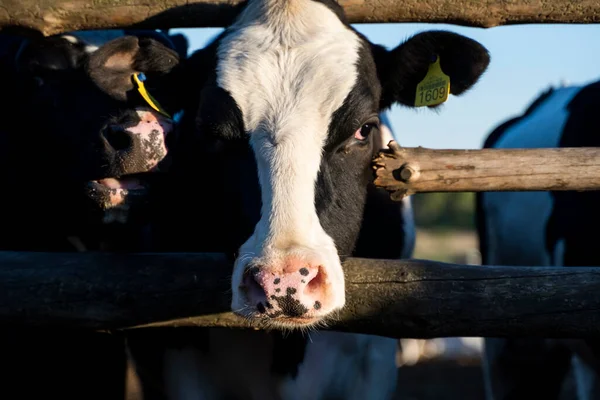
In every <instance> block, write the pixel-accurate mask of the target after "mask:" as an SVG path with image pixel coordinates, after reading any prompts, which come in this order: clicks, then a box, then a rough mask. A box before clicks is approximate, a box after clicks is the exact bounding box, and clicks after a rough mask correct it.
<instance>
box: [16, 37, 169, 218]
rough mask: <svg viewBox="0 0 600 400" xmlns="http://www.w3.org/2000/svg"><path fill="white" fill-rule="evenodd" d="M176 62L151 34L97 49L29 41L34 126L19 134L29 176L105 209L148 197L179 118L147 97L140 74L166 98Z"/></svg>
mask: <svg viewBox="0 0 600 400" xmlns="http://www.w3.org/2000/svg"><path fill="white" fill-rule="evenodd" d="M178 63H179V57H178V55H177V53H176V52H175V51H174V50H172V49H170V48H168V47H166V46H165V45H164V44H162V43H160V42H158V41H157V40H154V39H151V38H147V37H136V36H123V37H120V38H117V39H114V40H111V41H109V42H107V43H106V44H104V45H102V46H100V47H99V48H98V47H96V46H90V45H87V44H86V43H84V42H82V41H80V40H78V39H77V38H76V37H74V36H71V35H64V36H55V37H49V38H41V39H37V40H30V41H27V42H25V43H24V44H23V45H22V47H21V48H20V50H19V52H18V54H17V56H16V60H15V69H16V76H17V77H18V79H19V86H20V89H21V92H22V96H23V97H22V104H23V109H24V117H23V119H24V122H23V124H24V125H25V126H26V127H27V128H28V129H27V134H26V135H24V134H19V137H18V138H17V139H16V140H17V142H18V147H17V148H19V152H20V153H26V156H25V157H23V159H27V160H28V161H27V163H29V165H28V166H27V169H28V174H29V175H31V176H30V178H31V177H33V176H34V177H35V179H36V181H37V182H46V183H48V184H49V185H54V188H55V189H54V190H59V191H61V192H62V193H63V195H65V196H63V197H64V198H65V199H67V198H69V199H73V198H77V199H79V198H82V199H83V198H85V199H86V201H88V203H89V204H91V205H92V207H95V208H96V209H99V210H101V212H105V211H107V210H110V209H113V208H115V207H118V206H125V205H129V203H130V202H131V201H132V199H136V200H139V199H140V198H144V196H145V193H146V192H145V189H147V184H148V182H149V179H150V176H151V175H152V174H149V173H151V172H159V171H161V170H163V169H164V168H165V167H166V166H167V162H168V146H167V140H168V139H170V138H169V136H170V135H171V133H172V130H173V121H172V120H171V118H170V116H167V115H166V114H165V115H163V114H162V113H161V112H158V111H156V110H155V109H153V108H152V107H151V106H150V105H149V104H148V102H146V101H145V100H144V98H143V97H142V96H141V94H140V93H139V92H138V91H137V87H136V85H138V82H136V81H135V80H134V79H133V78H134V74H138V73H143V74H144V75H136V76H138V78H139V77H141V78H142V79H144V76H145V78H146V81H145V84H146V86H147V87H146V89H148V91H149V92H150V93H151V94H153V95H155V96H157V97H160V95H157V94H156V89H157V87H158V86H160V84H161V79H163V77H165V76H166V75H167V74H168V73H169V72H170V71H171V70H172V69H173V68H174V67H175V66H176V65H177V64H178ZM143 83H144V82H142V84H143ZM21 172H23V171H21ZM65 192H67V193H65Z"/></svg>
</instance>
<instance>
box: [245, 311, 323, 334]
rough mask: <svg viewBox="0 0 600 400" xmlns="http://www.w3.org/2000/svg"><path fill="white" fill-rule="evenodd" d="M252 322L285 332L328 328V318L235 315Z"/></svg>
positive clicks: (251, 313)
mask: <svg viewBox="0 0 600 400" xmlns="http://www.w3.org/2000/svg"><path fill="white" fill-rule="evenodd" d="M235 314H237V315H239V316H242V317H244V318H246V319H248V320H250V321H252V322H255V323H257V324H258V325H259V326H260V327H262V328H266V329H271V328H272V329H283V330H301V331H304V330H314V329H318V328H322V327H326V326H327V318H326V317H308V316H307V317H276V318H273V317H268V316H265V315H263V314H260V313H259V312H258V311H257V312H248V313H242V312H240V313H235Z"/></svg>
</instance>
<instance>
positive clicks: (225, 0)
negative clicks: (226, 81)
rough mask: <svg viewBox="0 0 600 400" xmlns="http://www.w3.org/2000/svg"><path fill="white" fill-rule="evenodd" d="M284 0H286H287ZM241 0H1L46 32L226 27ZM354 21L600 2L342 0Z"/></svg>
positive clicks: (497, 16) (500, 16) (5, 15)
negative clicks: (126, 28) (134, 28)
mask: <svg viewBox="0 0 600 400" xmlns="http://www.w3.org/2000/svg"><path fill="white" fill-rule="evenodd" d="M282 1H283V0H282ZM240 3H242V1H241V0H156V1H148V0H54V1H42V0H2V2H0V28H6V27H18V28H27V29H33V30H36V31H39V32H42V33H43V34H45V35H51V34H56V33H61V32H65V31H71V30H81V29H109V28H124V27H133V26H136V27H144V28H153V29H154V28H178V27H206V26H211V27H221V26H225V25H227V24H228V23H230V22H231V21H232V18H233V16H234V14H235V9H236V7H237V6H238V5H239V4H240ZM339 3H340V4H341V5H342V6H343V7H344V9H345V11H346V13H347V15H348V18H349V21H350V22H352V23H361V22H362V23H373V22H440V23H442V22H443V23H451V24H457V25H465V26H475V27H492V26H499V25H508V24H525V23H598V22H600V2H597V1H576V2H572V1H567V0H544V1H533V2H532V1H525V0H505V1H496V0H481V1H466V0H403V1H397V0H383V1H382V0H340V1H339Z"/></svg>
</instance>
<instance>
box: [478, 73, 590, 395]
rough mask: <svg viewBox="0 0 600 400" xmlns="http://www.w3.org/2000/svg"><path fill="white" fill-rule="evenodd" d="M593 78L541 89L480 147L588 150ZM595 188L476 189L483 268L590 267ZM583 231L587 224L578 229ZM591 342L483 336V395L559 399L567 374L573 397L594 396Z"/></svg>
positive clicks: (564, 387)
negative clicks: (572, 379) (571, 379)
mask: <svg viewBox="0 0 600 400" xmlns="http://www.w3.org/2000/svg"><path fill="white" fill-rule="evenodd" d="M598 105H600V81H596V82H591V83H587V84H584V85H578V86H560V87H549V88H548V89H547V90H546V91H544V92H543V93H541V94H540V95H539V96H538V97H537V98H536V99H535V100H534V101H533V102H532V103H531V104H530V105H529V107H528V108H527V109H526V110H525V111H524V112H523V113H521V114H519V115H517V116H515V117H513V118H510V119H508V120H506V121H505V122H503V123H501V124H500V125H498V126H497V127H496V128H495V129H493V130H492V131H491V133H490V134H489V135H488V136H487V138H486V139H485V141H484V143H483V148H497V149H507V148H560V147H596V146H598V145H600V139H599V136H598V135H597V134H596V130H597V129H596V127H595V125H596V124H595V113H596V108H597V107H598ZM598 200H600V197H599V194H598V192H597V191H591V192H572V191H555V192H554V191H549V192H542V191H539V192H538V191H534V192H482V193H478V194H477V196H476V220H477V233H478V235H479V238H480V251H481V256H482V264H484V265H516V266H565V267H568V266H594V265H598V264H599V263H600V258H599V257H598V255H597V254H596V252H595V250H594V248H595V246H594V235H593V234H591V233H590V232H593V231H594V229H595V226H596V225H597V223H598V222H599V221H600V214H599V213H598V211H597V207H596V204H598ZM586 228H587V229H586ZM597 346H598V344H597V343H596V342H595V341H582V340H572V341H571V340H550V339H547V340H545V339H524V338H510V339H504V338H486V339H485V345H484V372H485V374H484V376H485V382H486V392H487V398H488V399H495V400H502V399H509V398H511V399H512V398H528V397H530V396H531V397H535V398H543V399H559V398H563V397H561V396H563V395H564V393H568V392H566V391H567V390H568V386H567V385H568V383H567V382H568V380H566V378H567V377H568V376H569V375H568V374H569V373H572V374H574V376H575V377H576V378H577V379H576V383H577V386H576V388H577V394H576V395H575V394H574V393H571V396H570V397H568V398H578V399H591V398H598V396H599V395H600V392H599V391H598V390H599V387H598V380H597V378H596V372H594V371H597V368H598V367H597V362H598V361H597V358H596V356H597V355H598V353H597V351H598V350H597V349H598V347H597Z"/></svg>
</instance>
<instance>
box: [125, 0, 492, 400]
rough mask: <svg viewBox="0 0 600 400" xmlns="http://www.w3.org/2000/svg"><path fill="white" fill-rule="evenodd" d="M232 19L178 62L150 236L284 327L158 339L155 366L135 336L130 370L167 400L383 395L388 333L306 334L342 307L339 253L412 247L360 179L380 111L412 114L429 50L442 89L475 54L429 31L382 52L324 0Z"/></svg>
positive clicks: (467, 78) (249, 6)
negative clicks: (177, 115)
mask: <svg viewBox="0 0 600 400" xmlns="http://www.w3.org/2000/svg"><path fill="white" fill-rule="evenodd" d="M239 10H240V12H239V14H238V16H237V18H236V19H235V22H234V23H233V24H232V25H231V26H229V27H228V28H227V29H226V30H225V31H224V32H223V33H222V34H221V35H219V37H218V38H217V39H216V40H215V41H214V42H212V43H211V44H210V45H208V46H207V47H206V48H204V49H201V50H199V51H198V52H196V53H195V54H194V55H192V56H191V57H190V59H189V60H188V62H187V65H186V67H185V68H184V69H187V72H186V73H184V75H185V76H186V78H185V79H186V82H187V84H186V88H187V90H186V92H187V95H189V98H187V99H186V102H187V103H186V104H187V105H186V106H185V108H184V115H183V118H182V125H181V129H182V132H183V134H182V138H181V139H182V141H181V146H180V147H178V148H179V149H181V150H182V153H179V152H178V153H177V157H176V159H175V163H174V165H173V173H174V174H176V175H175V176H174V177H173V178H172V180H171V181H170V182H171V183H172V184H173V186H174V189H173V190H179V192H178V194H177V195H176V196H175V195H173V196H170V200H172V201H173V202H174V203H168V202H167V203H166V204H169V205H168V206H164V208H165V209H168V210H171V211H172V213H171V214H170V215H169V219H168V220H167V221H164V223H163V224H162V225H161V232H162V235H161V236H160V238H159V240H160V242H161V249H162V250H163V251H208V252H225V253H227V254H230V255H231V259H232V261H234V268H233V271H232V272H233V273H232V280H231V290H232V293H231V294H232V303H231V310H233V311H234V312H235V313H237V314H239V315H242V316H244V317H246V318H250V319H256V320H260V321H262V322H263V323H265V325H266V326H271V327H274V328H285V330H284V332H283V333H281V331H277V330H276V331H274V332H273V333H266V332H262V331H258V332H246V331H229V330H217V329H214V330H199V329H189V330H181V329H176V330H173V331H168V330H167V331H163V332H162V334H163V336H162V339H163V340H164V342H163V343H164V346H165V347H167V349H168V350H167V351H166V353H165V355H164V358H163V355H162V354H159V355H155V356H152V357H155V358H154V361H155V362H154V363H151V362H150V361H149V360H148V359H149V358H152V357H151V356H150V355H149V353H148V352H147V351H144V347H145V346H144V345H142V344H141V342H137V343H138V345H136V344H135V343H136V340H134V339H132V340H131V341H130V344H131V346H132V348H134V355H136V354H137V355H139V357H140V358H138V367H139V368H138V371H140V374H141V375H142V381H144V383H145V385H146V388H149V387H151V386H156V387H154V389H157V390H163V393H162V395H164V396H165V397H168V398H196V397H197V396H199V394H200V393H202V394H203V395H204V397H206V398H217V397H218V396H219V394H220V395H222V396H231V397H234V398H260V399H271V398H273V399H276V398H286V399H288V398H289V399H293V398H299V399H307V398H311V399H318V398H344V399H354V398H356V399H358V398H360V399H364V398H369V399H379V398H382V399H383V398H389V397H390V396H391V395H392V393H393V391H394V389H395V375H396V367H395V363H394V356H395V351H396V343H397V341H396V340H394V339H390V338H382V337H377V336H367V335H356V334H345V333H336V332H319V331H316V328H318V327H319V326H323V325H325V324H326V323H327V320H328V319H331V318H335V315H336V311H338V310H339V309H341V308H342V307H343V306H344V304H345V283H344V274H343V268H342V261H343V260H344V258H346V257H348V256H362V257H371V258H377V257H385V258H399V257H409V256H410V254H411V250H412V249H411V248H410V247H411V246H410V244H411V243H412V240H407V238H406V237H405V233H404V231H403V228H402V227H403V226H406V224H408V223H410V219H407V218H406V215H405V214H404V213H405V212H407V211H408V210H407V209H406V208H405V205H404V204H403V203H399V204H394V203H392V202H391V200H390V199H389V195H388V193H385V192H384V191H381V190H377V189H375V188H374V187H373V185H372V180H373V170H372V168H371V160H372V156H373V154H374V152H376V151H377V150H378V149H376V148H375V146H374V138H375V137H376V136H377V135H378V133H379V126H380V120H379V114H380V112H381V111H382V110H384V109H387V108H388V107H390V106H391V105H392V104H403V105H406V106H408V107H412V106H414V104H415V94H416V89H417V84H418V83H419V82H420V81H421V80H422V79H423V78H424V77H425V75H426V73H427V71H428V68H429V66H430V65H431V64H432V63H433V62H434V61H435V60H436V57H437V56H439V58H440V63H441V67H442V69H443V71H444V72H445V73H446V74H447V75H449V77H450V82H451V83H450V92H451V93H453V94H455V95H460V94H462V93H464V92H465V91H466V90H467V89H468V88H470V87H471V86H472V85H473V84H474V83H475V82H476V81H477V80H478V79H479V77H480V76H481V74H482V73H483V72H484V70H485V69H486V68H487V65H488V62H489V56H488V53H487V51H486V49H485V48H483V47H482V46H481V45H480V44H479V43H477V42H475V41H472V40H470V39H468V38H466V37H463V36H460V35H457V34H454V33H450V32H442V31H431V32H424V33H421V34H419V35H415V36H414V37H412V38H410V39H409V40H407V41H406V42H405V43H403V44H401V45H400V46H398V47H397V48H396V49H394V50H391V51H389V50H387V49H385V48H383V47H381V46H378V45H374V44H372V43H370V42H368V41H367V39H366V38H365V37H363V36H362V35H361V34H359V33H358V32H357V31H355V30H354V29H353V28H352V27H351V26H349V25H348V23H347V21H346V19H345V16H344V14H343V10H342V8H341V7H340V6H339V5H338V4H337V3H336V2H334V1H312V0H286V1H274V0H250V1H249V2H247V3H244V4H243V5H242V6H241V7H240V9H239ZM190 133H193V134H190ZM184 143H185V145H184ZM176 168H177V172H175V171H176ZM167 192H168V193H170V194H171V193H174V192H172V191H170V190H169V191H164V192H163V193H167ZM147 333H148V332H142V333H140V335H143V334H147ZM158 336H159V335H158V334H157V335H156V337H155V338H153V339H152V340H150V339H148V342H147V345H148V346H151V345H154V344H156V343H158V342H159V340H160V339H159V338H158ZM137 346H139V347H137ZM136 347H137V349H136ZM142 358H143V359H142ZM161 362H162V363H164V365H163V366H162V367H161V366H157V365H158V364H160V363H161ZM151 364H152V365H153V367H150V365H151ZM144 366H146V367H144ZM161 380H162V382H161ZM147 393H148V392H147Z"/></svg>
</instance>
